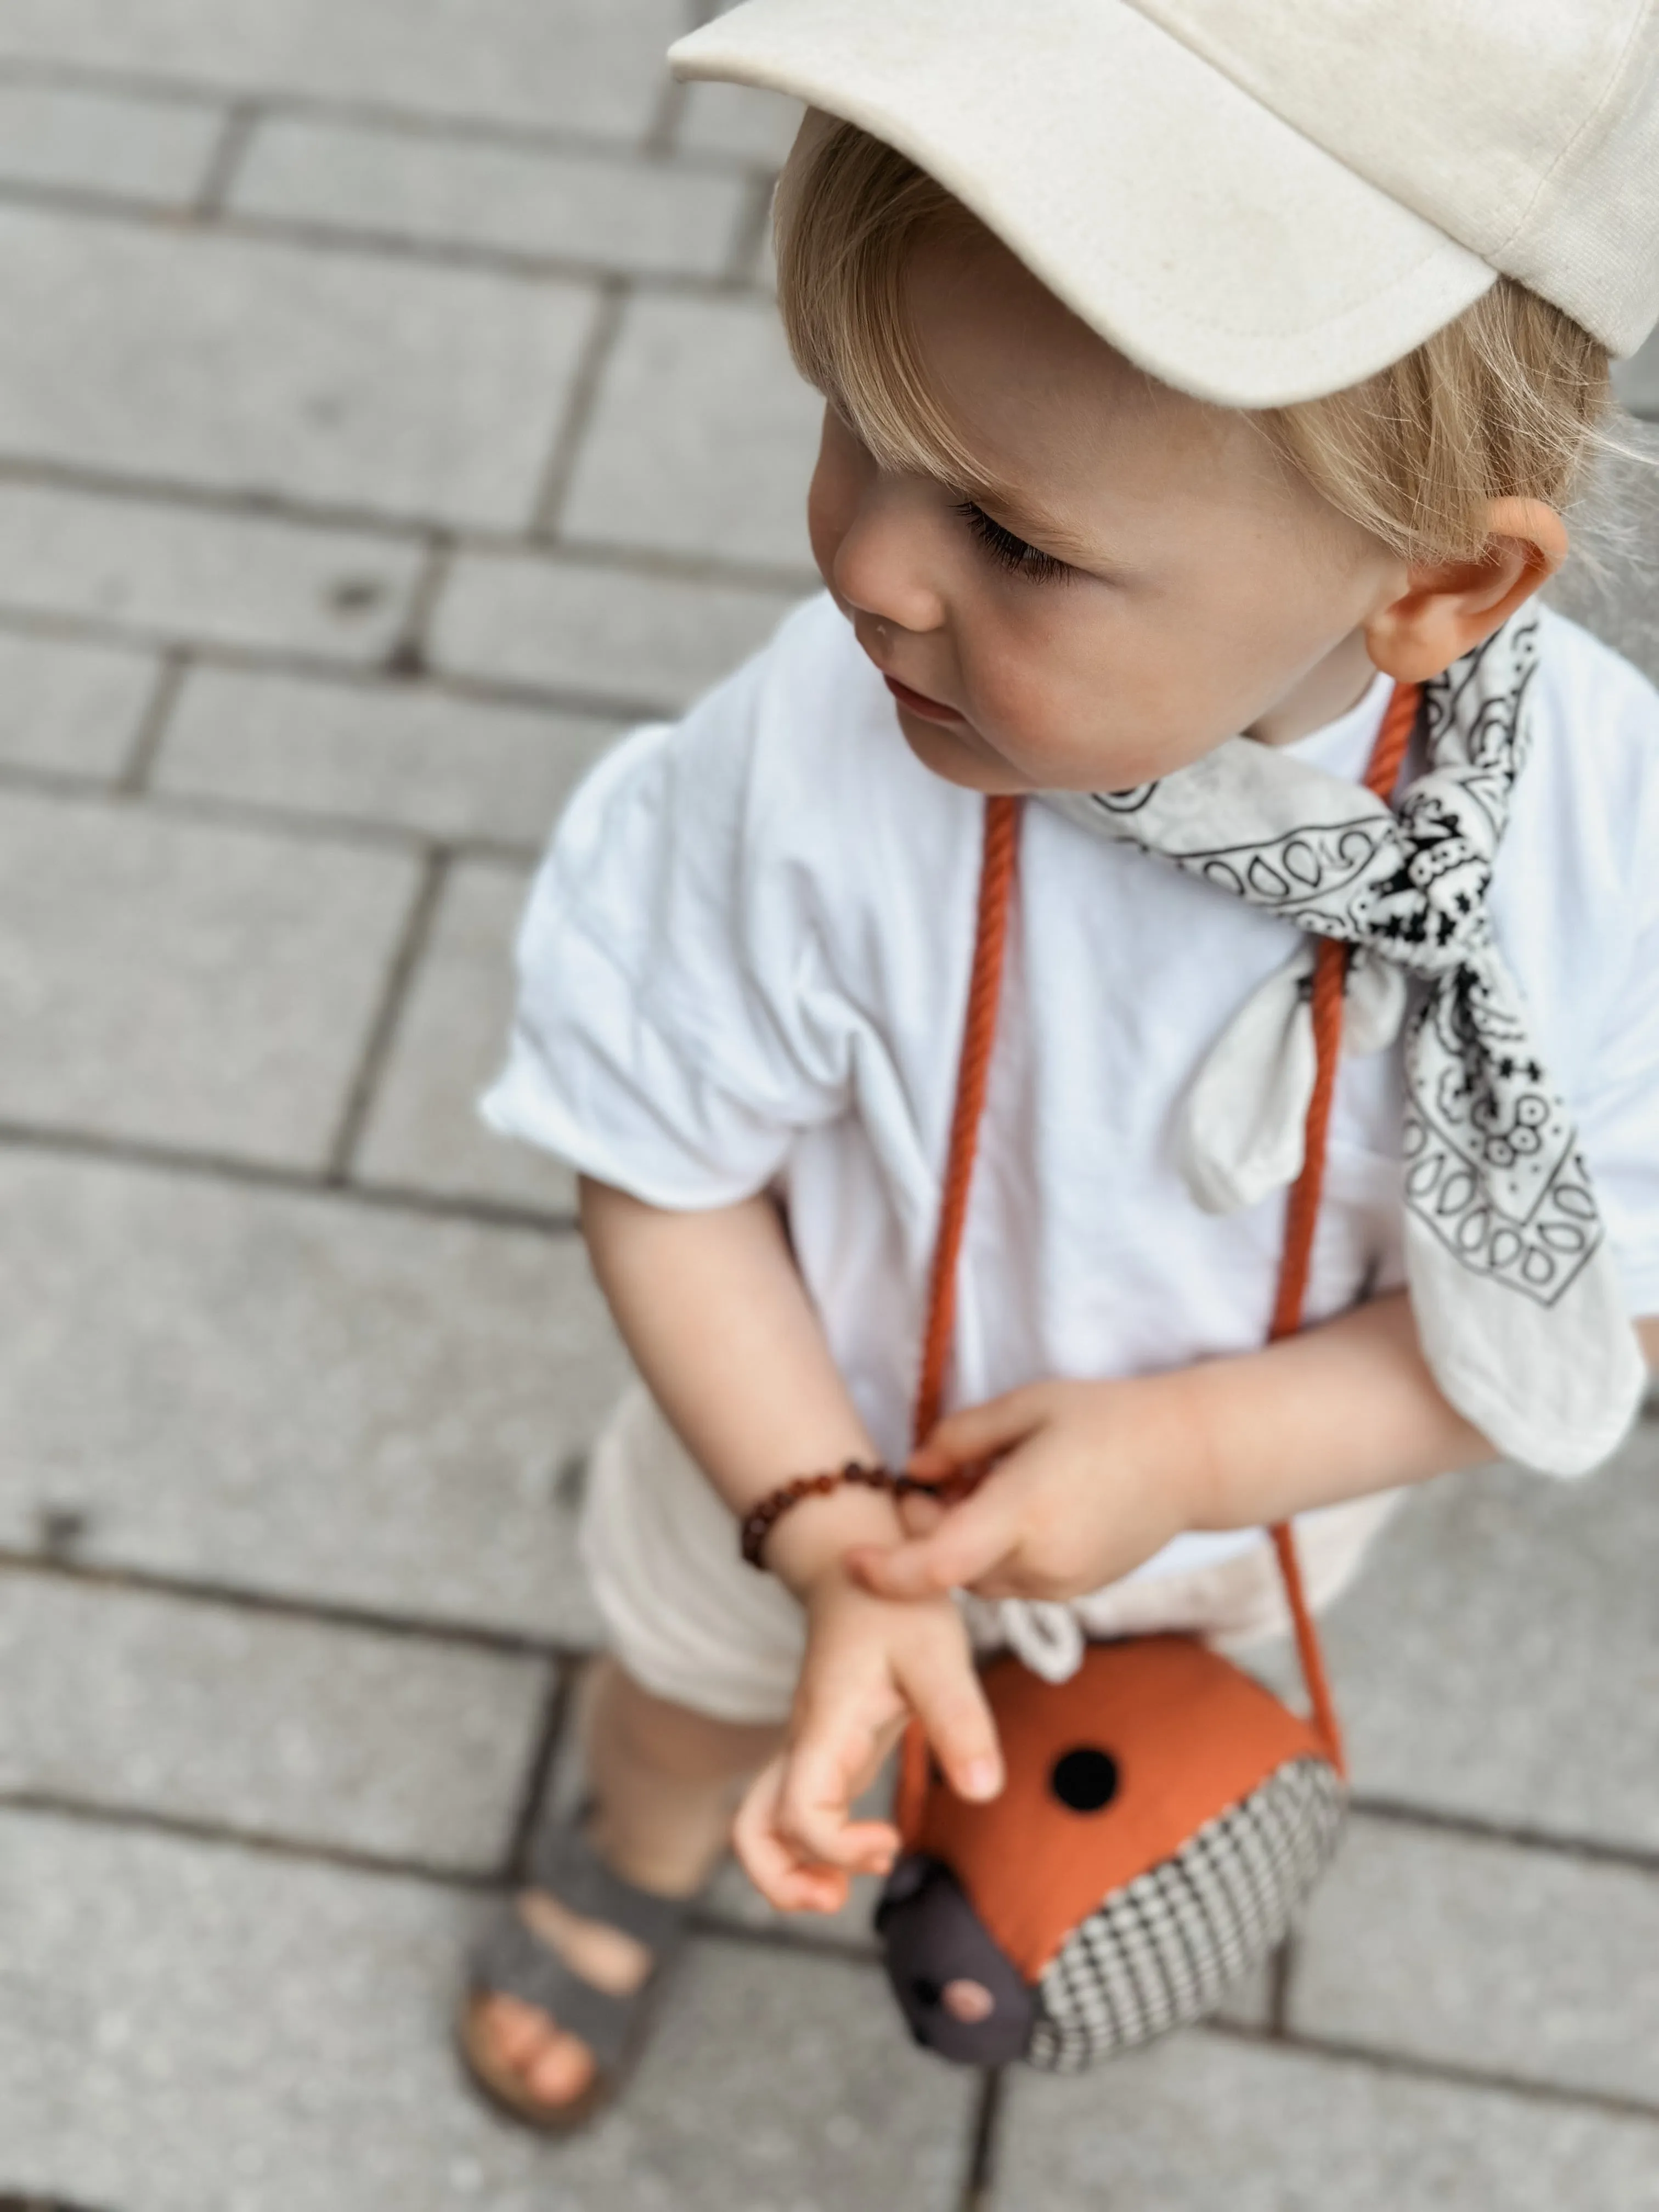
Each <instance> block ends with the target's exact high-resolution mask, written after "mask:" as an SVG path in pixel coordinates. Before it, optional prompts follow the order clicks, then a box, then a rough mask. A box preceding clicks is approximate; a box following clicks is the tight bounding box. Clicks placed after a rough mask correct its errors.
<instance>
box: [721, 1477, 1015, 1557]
mask: <svg viewBox="0 0 1659 2212" xmlns="http://www.w3.org/2000/svg"><path fill="white" fill-rule="evenodd" d="M983 1472H984V1471H983V1469H982V1468H963V1470H962V1471H961V1472H960V1473H958V1474H947V1475H946V1476H945V1478H944V1480H942V1481H939V1482H925V1481H923V1480H922V1479H921V1476H920V1475H915V1474H904V1473H903V1472H902V1470H901V1471H900V1472H899V1473H898V1474H895V1473H894V1472H893V1470H892V1468H888V1467H866V1466H865V1465H864V1463H863V1462H862V1461H861V1460H856V1459H849V1460H848V1462H847V1464H846V1466H845V1467H838V1468H831V1469H830V1470H829V1472H828V1473H827V1474H798V1475H796V1477H795V1478H794V1480H793V1481H792V1482H782V1483H780V1484H779V1485H778V1487H777V1488H776V1489H775V1490H773V1491H769V1492H767V1494H766V1496H765V1497H764V1498H762V1499H761V1501H760V1503H759V1504H758V1505H754V1506H751V1507H750V1510H749V1511H748V1512H747V1513H746V1514H745V1515H744V1522H743V1532H742V1545H743V1556H744V1559H747V1560H748V1562H749V1564H750V1566H751V1567H759V1568H761V1569H762V1570H763V1571H764V1569H765V1565H766V1560H765V1558H764V1556H763V1555H764V1553H765V1550H766V1540H767V1538H768V1537H769V1535H770V1534H771V1533H772V1531H773V1529H774V1528H776V1526H777V1525H778V1522H780V1521H781V1520H782V1518H783V1516H784V1515H785V1514H786V1513H787V1511H788V1510H789V1509H790V1507H791V1506H792V1505H799V1504H800V1502H801V1500H802V1498H827V1497H828V1496H829V1493H830V1492H831V1491H832V1490H839V1489H840V1488H841V1487H842V1484H843V1483H848V1482H850V1483H854V1484H856V1485H857V1486H859V1487H860V1489H864V1490H884V1491H885V1492H886V1493H887V1495H888V1496H889V1497H890V1498H916V1497H922V1498H938V1500H939V1504H941V1505H954V1504H957V1502H958V1501H959V1500H960V1499H962V1498H967V1497H969V1496H970V1495H971V1493H972V1492H974V1491H975V1490H977V1489H978V1487H979V1486H980V1483H981V1480H982V1479H983Z"/></svg>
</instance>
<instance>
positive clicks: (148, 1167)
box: [0, 1121, 577, 1243]
mask: <svg viewBox="0 0 1659 2212" xmlns="http://www.w3.org/2000/svg"><path fill="white" fill-rule="evenodd" d="M8 1148H9V1149H10V1150H13V1151H15V1152H40V1153H44V1154H46V1156H48V1157H49V1158H61V1159H76V1160H93V1161H95V1162H97V1163H98V1164H100V1166H105V1167H115V1168H122V1169H128V1170H134V1171H136V1172H137V1173H138V1174H141V1175H157V1176H178V1177H181V1178H183V1179H185V1180H186V1181H190V1182H218V1183H228V1184H230V1185H232V1186H233V1187H236V1188H245V1189H248V1190H258V1191H267V1192H273V1193H276V1194H277V1195H279V1196H282V1197H286V1198H299V1199H306V1200H311V1201H312V1202H313V1203H314V1204H316V1205H319V1206H362V1207H364V1208H365V1209H367V1210H368V1211H369V1212H376V1213H394V1214H406V1215H408V1216H410V1218H413V1219H416V1220H426V1221H447V1222H460V1223H462V1224H464V1225H466V1226H468V1227H470V1228H474V1229H487V1230H499V1231H501V1232H502V1233H503V1234H504V1235H510V1236H529V1237H537V1238H538V1239H539V1240H541V1241H543V1242H544V1243H569V1242H571V1241H573V1240H574V1237H575V1236H576V1233H577V1223H576V1217H575V1215H574V1212H556V1211H555V1210H554V1209H553V1208H552V1207H545V1208H543V1207H539V1206H524V1205H512V1204H508V1203H507V1202H506V1201H504V1200H498V1199H486V1198H465V1197H459V1196H456V1195H453V1194H449V1193H447V1192H444V1191H436V1190H422V1189H420V1188H418V1187H416V1186H413V1185H409V1184H404V1183H392V1182H386V1183H380V1182H340V1183H328V1182H324V1181H323V1180H322V1178H321V1177H320V1176H319V1175H318V1174H317V1173H315V1172H314V1171H311V1170H306V1169H302V1168H294V1167H279V1166H276V1165H274V1164H271V1163H270V1162H267V1161H263V1160H252V1159H243V1158H238V1157H237V1156H236V1155H235V1154H234V1153H222V1152H197V1151H192V1150H191V1149H189V1148H188V1147H186V1146H171V1145H163V1144H157V1143H155V1142H154V1141H153V1140H151V1139H146V1138H140V1137H112V1136H110V1135H108V1134H106V1133H104V1132H102V1131H100V1130H96V1129H77V1128H70V1127H61V1126H51V1125H47V1124H44V1123H31V1122H27V1121H0V1153H3V1152H5V1151H6V1150H7V1149H8Z"/></svg>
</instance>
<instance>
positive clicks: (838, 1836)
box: [777, 1730, 898, 1874]
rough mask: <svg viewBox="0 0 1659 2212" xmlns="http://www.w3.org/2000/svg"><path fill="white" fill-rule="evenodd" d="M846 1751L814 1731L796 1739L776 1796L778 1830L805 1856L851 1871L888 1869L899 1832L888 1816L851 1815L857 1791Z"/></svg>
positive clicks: (880, 1871) (885, 1870)
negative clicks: (860, 1818)
mask: <svg viewBox="0 0 1659 2212" xmlns="http://www.w3.org/2000/svg"><path fill="white" fill-rule="evenodd" d="M852 1797H853V1790H852V1787H851V1783H850V1778H849V1776H848V1771H847V1766H846V1764H845V1761H844V1759H843V1758H842V1746H841V1745H839V1744H836V1743H834V1742H830V1741H819V1740H817V1738H816V1737H815V1736H814V1735H813V1734H812V1733H811V1731H810V1730H809V1731H808V1732H807V1733H806V1734H805V1735H803V1736H802V1737H801V1739H800V1740H799V1742H797V1743H796V1744H795V1746H794V1747H793V1750H792V1751H791V1753H790V1755H789V1757H788V1759H787V1763H786V1766H785V1770H784V1774H783V1778H782V1784H781V1790H780V1793H779V1797H778V1808H777V1826H778V1829H779V1832H780V1833H781V1836H782V1838H783V1840H784V1843H785V1844H787V1845H792V1846H793V1848H794V1850H796V1852H797V1853H798V1854H799V1856H800V1857H802V1858H803V1859H805V1860H808V1861H812V1862H815V1863H820V1864H822V1865H824V1866H829V1867H842V1868H845V1869H846V1870H847V1871H848V1873H849V1874H885V1873H886V1872H887V1871H888V1869H889V1868H890V1866H891V1865H892V1863H893V1860H894V1857H895V1856H896V1853H897V1850H898V1831H897V1830H896V1828H895V1827H894V1826H892V1825H891V1823H890V1822H889V1821H886V1820H854V1819H853V1818H852V1817H851V1801H852Z"/></svg>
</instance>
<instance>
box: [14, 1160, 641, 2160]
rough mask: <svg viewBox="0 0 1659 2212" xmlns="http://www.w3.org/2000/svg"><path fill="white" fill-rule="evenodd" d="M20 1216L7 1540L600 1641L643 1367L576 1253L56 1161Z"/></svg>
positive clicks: (559, 1242)
mask: <svg viewBox="0 0 1659 2212" xmlns="http://www.w3.org/2000/svg"><path fill="white" fill-rule="evenodd" d="M0 1207H3V1214H4V1220H5V1249H6V1254H7V1264H6V1267H5V1269H4V1271H3V1273H0V1322H3V1326H0V1358H3V1361H4V1364H5V1378H4V1386H3V1389H0V1400H3V1402H4V1404H5V1407H6V1450H5V1454H4V1455H3V1458H0V1543H4V1544H7V1545H10V1546H13V1547H29V1546H33V1545H34V1544H36V1543H38V1542H39V1541H40V1537H41V1534H42V1528H43V1523H44V1521H45V1517H46V1516H47V1515H49V1514H53V1515H60V1516H61V1515H64V1514H71V1513H72V1514H76V1515H78V1516H81V1520H82V1522H83V1524H84V1526H83V1528H82V1530H81V1532H80V1533H79V1537H78V1549H77V1553H76V1556H77V1557H79V1558H81V1559H84V1560H85V1561H86V1562H87V1563H88V1564H89V1565H104V1566H113V1567H128V1568H134V1569H142V1570H148V1571H152V1572H155V1573H160V1574H165V1575H171V1576H176V1577H185V1578H190V1579H193V1580H197V1581H200V1582H205V1583H219V1584H227V1585H232V1586H235V1587H238V1588H243V1589H250V1590H255V1591H267V1592H270V1593H272V1594H274V1595H279V1596H283V1597H297V1598H301V1599H305V1600H308V1601H319V1602H325V1603H332V1604H336V1605H341V1606H346V1607H367V1608H369V1609H371V1610H374V1611H376V1612H379V1613H397V1614H403V1615H413V1616H416V1617H419V1618H422V1619H431V1620H445V1621H452V1622H453V1621H459V1622H465V1623H470V1624H473V1625H476V1626H481V1627H483V1628H486V1629H489V1630H504V1631H513V1630H520V1631H524V1632H529V1633H532V1634H540V1635H545V1636H551V1637H554V1638H557V1639H559V1640H560V1641H562V1642H563V1643H566V1644H580V1643H582V1642H584V1641H586V1640H588V1639H589V1638H591V1636H592V1630H593V1615H592V1609H591V1606H590V1604H589V1601H588V1600H587V1597H586V1591H585V1589H584V1585H583V1583H582V1580H581V1577H580V1573H579V1571H578V1570H577V1567H576V1564H575V1560H574V1554H573V1548H572V1536H571V1527H570V1515H569V1510H568V1504H566V1503H565V1502H564V1492H565V1489H566V1487H567V1486H565V1485H563V1484H562V1482H561V1480H560V1476H561V1470H562V1468H563V1467H564V1465H565V1463H566V1462H567V1460H568V1457H569V1455H570V1454H571V1452H572V1451H573V1450H574V1449H575V1448H576V1447H578V1446H580V1445H581V1444H584V1443H586V1442H587V1440H588V1439H589V1438H590V1437H592V1434H593V1433H594V1431H595V1430H596V1429H597V1427H598V1425H599V1420H600V1419H601V1417H602V1416H603V1414H604V1413H605V1411H606V1409H607V1408H608V1407H609V1406H610V1405H611V1403H612V1402H613V1401H614V1399H615V1397H616V1395H617V1392H618V1391H619V1390H620V1389H621V1387H622V1384H623V1379H624V1375H625V1367H624V1362H623V1355H622V1353H621V1351H620V1349H619V1348H618V1346H617V1341H616V1339H615V1337H614V1335H613V1334H612V1332H611V1327H610V1323H609V1322H608V1320H607V1318H606V1316H605V1312H604V1310H603V1308H602V1306H601V1304H600V1301H599V1294H598V1292H597V1291H595V1290H594V1289H593V1288H592V1284H591V1282H590V1280H589V1277H588V1273H587V1267H586V1257H585V1255H584V1254H583V1253H582V1251H581V1249H580V1246H579V1245H578V1244H577V1243H576V1242H575V1240H574V1238H570V1239H566V1238H549V1237H544V1236H541V1235H536V1234H532V1233H529V1232H527V1231H520V1230H506V1229H487V1228H480V1227H477V1226H475V1225H471V1224H469V1223H465V1222H458V1221H448V1220H435V1219H432V1218H422V1217H420V1216H414V1215H409V1214H404V1213H400V1212H392V1211H387V1210H386V1209H383V1208H381V1207H378V1206H367V1205H362V1204H350V1203H345V1202H343V1201H342V1200H339V1199H338V1198H330V1197H324V1196H318V1197H314V1198H313V1197H309V1196H301V1195H290V1194H288V1193H286V1192H277V1191H268V1190H258V1189H252V1188H246V1187H245V1186H238V1185H235V1184H231V1183H226V1182H217V1181H214V1180H210V1179H207V1178H201V1179H196V1178H191V1177H187V1176H181V1175H179V1176H175V1175H171V1174H164V1173H161V1172H159V1171H151V1170H138V1169H129V1168H125V1167H118V1166H114V1165H109V1164H102V1163H98V1162H94V1161H88V1160H69V1161H64V1160H52V1159H50V1158H45V1157H43V1156H41V1155H40V1154H34V1155H30V1154H27V1153H22V1154H12V1155H0ZM3 2139H4V2137H3V2130H0V2141H3Z"/></svg>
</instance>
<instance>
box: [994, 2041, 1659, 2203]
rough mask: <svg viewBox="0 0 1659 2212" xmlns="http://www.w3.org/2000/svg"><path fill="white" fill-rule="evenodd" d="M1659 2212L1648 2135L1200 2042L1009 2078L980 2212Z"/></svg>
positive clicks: (1608, 2121) (1544, 2108)
mask: <svg viewBox="0 0 1659 2212" xmlns="http://www.w3.org/2000/svg"><path fill="white" fill-rule="evenodd" d="M1224 2205H1225V2207H1226V2208H1227V2212H1335V2208H1338V2207H1340V2212H1402V2208H1404V2207H1407V2206H1409V2207H1412V2208H1413V2212H1416V2209H1417V2208H1419V2207H1421V2208H1423V2212H1427V2208H1429V2207H1431V2206H1432V2207H1433V2208H1434V2212H1496V2208H1498V2207H1499V2206H1501V2207H1502V2208H1503V2212H1561V2208H1562V2207H1564V2206H1566V2205H1574V2206H1577V2205H1583V2206H1585V2207H1589V2206H1595V2207H1596V2208H1598V2212H1600V2209H1601V2208H1604V2207H1605V2208H1607V2212H1612V2207H1613V2206H1614V2205H1617V2206H1618V2207H1619V2212H1655V2208H1656V2207H1659V2126H1655V2125H1653V2124H1649V2123H1646V2122H1644V2121H1642V2120H1639V2119H1624V2118H1611V2117H1608V2116H1607V2115H1605V2114H1603V2113H1601V2112H1590V2111H1583V2110H1575V2109H1573V2108H1572V2107H1571V2106H1558V2105H1548V2104H1533V2103H1528V2101H1526V2100H1524V2099H1522V2098H1519V2097H1515V2096H1510V2095H1506V2094H1504V2093H1500V2092H1497V2091H1492V2090H1479V2089H1468V2088H1462V2087H1455V2086H1454V2085H1452V2084H1449V2083H1442V2082H1437V2081H1421V2080H1415V2079H1413V2078H1412V2077H1411V2076H1409V2075H1397V2074H1389V2073H1386V2072H1383V2071H1380V2070H1377V2069H1372V2068H1370V2067H1368V2066H1364V2065H1362V2064H1357V2063H1350V2062H1346V2061H1339V2060H1334V2059H1330V2058H1327V2057H1314V2056H1312V2055H1310V2054H1305V2053H1303V2052H1299V2051H1295V2050H1292V2049H1290V2048H1287V2047H1286V2046H1285V2045H1273V2044H1267V2043H1255V2042H1249V2041H1243V2040H1241V2039H1235V2038H1233V2037H1231V2036H1218V2035H1210V2034H1204V2033H1198V2034H1193V2035H1186V2036H1180V2037H1177V2038H1176V2039H1174V2040H1172V2041H1170V2042H1169V2043H1164V2044H1159V2045H1156V2046H1154V2047H1153V2048H1152V2050H1150V2051H1139V2052H1135V2053H1133V2054H1132V2055H1131V2056H1130V2057H1127V2058H1121V2059H1118V2060H1116V2061H1115V2063H1113V2064H1111V2065H1110V2066H1107V2067H1103V2068H1102V2069H1100V2070H1099V2071H1098V2072H1097V2073H1094V2074H1091V2075H1088V2076H1087V2077H1086V2078H1085V2079H1084V2080H1080V2081H1079V2080H1073V2081H1068V2080H1066V2079H1064V2078H1063V2077H1061V2076H1059V2075H1033V2074H1016V2075H1014V2076H1012V2077H1011V2081H1010V2087H1009V2096H1008V2105H1007V2108H1006V2115H1005V2118H1004V2123H1003V2129H1002V2135H1001V2148H1000V2157H999V2159H998V2161H997V2179H996V2184H995V2186H994V2190H993V2191H992V2192H991V2197H990V2203H989V2208H988V2212H1029V2208H1033V2207H1036V2206H1041V2207H1042V2208H1043V2212H1218V2207H1220V2206H1224Z"/></svg>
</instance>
